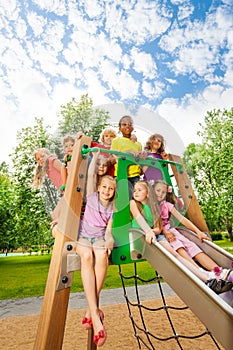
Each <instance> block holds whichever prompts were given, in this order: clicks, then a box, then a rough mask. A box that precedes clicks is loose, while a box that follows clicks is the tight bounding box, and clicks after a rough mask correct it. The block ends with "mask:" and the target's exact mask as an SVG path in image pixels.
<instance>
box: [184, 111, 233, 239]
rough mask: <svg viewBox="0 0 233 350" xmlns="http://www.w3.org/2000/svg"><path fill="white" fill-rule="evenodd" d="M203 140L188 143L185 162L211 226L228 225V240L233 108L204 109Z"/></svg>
mask: <svg viewBox="0 0 233 350" xmlns="http://www.w3.org/2000/svg"><path fill="white" fill-rule="evenodd" d="M200 126H201V131H199V132H198V134H199V136H201V137H202V140H203V142H202V144H201V145H195V144H190V145H189V146H188V147H187V150H186V151H185V154H184V164H185V166H186V169H187V171H188V173H189V175H190V176H191V177H193V179H194V184H195V187H196V189H197V192H198V199H199V201H200V204H201V207H202V210H203V213H204V215H205V218H206V221H207V224H208V226H209V228H210V230H225V229H227V231H228V233H229V236H230V239H231V241H232V240H233V237H232V225H233V205H232V199H233V181H232V173H233V163H232V155H233V143H232V135H233V108H232V109H231V110H229V111H227V110H223V111H221V110H214V111H212V112H207V116H206V117H205V123H204V124H200Z"/></svg>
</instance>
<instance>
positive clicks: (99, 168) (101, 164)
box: [96, 156, 109, 176]
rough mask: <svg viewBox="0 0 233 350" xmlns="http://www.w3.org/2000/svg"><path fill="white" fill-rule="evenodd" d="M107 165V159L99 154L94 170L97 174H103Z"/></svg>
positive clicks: (105, 172)
mask: <svg viewBox="0 0 233 350" xmlns="http://www.w3.org/2000/svg"><path fill="white" fill-rule="evenodd" d="M108 167H109V162H108V159H107V158H106V157H104V156H99V157H98V159H97V163H96V172H97V175H99V176H103V175H105V174H107V172H108Z"/></svg>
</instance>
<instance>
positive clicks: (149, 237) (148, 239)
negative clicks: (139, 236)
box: [146, 229, 155, 244]
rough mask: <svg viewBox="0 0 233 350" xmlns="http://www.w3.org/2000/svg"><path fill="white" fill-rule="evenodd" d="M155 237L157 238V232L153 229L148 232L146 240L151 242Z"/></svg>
mask: <svg viewBox="0 0 233 350" xmlns="http://www.w3.org/2000/svg"><path fill="white" fill-rule="evenodd" d="M154 238H155V234H154V231H153V230H152V229H151V230H150V231H148V232H147V233H146V242H147V243H149V244H151V243H152V241H153V239H154Z"/></svg>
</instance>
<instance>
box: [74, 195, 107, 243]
mask: <svg viewBox="0 0 233 350" xmlns="http://www.w3.org/2000/svg"><path fill="white" fill-rule="evenodd" d="M112 217H113V208H112V205H111V204H109V205H108V206H107V207H104V206H102V205H101V203H100V202H99V198H98V193H97V192H94V193H92V194H90V195H88V196H87V202H86V208H85V212H84V216H83V220H82V221H81V228H80V236H83V237H88V238H94V237H98V238H99V237H104V235H105V231H106V227H107V225H108V222H109V220H112Z"/></svg>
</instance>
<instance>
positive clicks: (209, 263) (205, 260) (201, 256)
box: [195, 252, 218, 271]
mask: <svg viewBox="0 0 233 350" xmlns="http://www.w3.org/2000/svg"><path fill="white" fill-rule="evenodd" d="M195 259H196V260H197V261H198V262H199V264H201V266H203V267H204V268H205V269H207V270H208V271H212V270H213V269H214V267H216V266H218V264H217V263H216V262H215V261H214V260H212V259H211V258H210V257H209V256H208V255H207V254H205V253H204V252H202V253H198V254H197V255H196V256H195Z"/></svg>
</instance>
